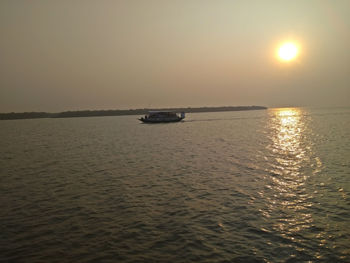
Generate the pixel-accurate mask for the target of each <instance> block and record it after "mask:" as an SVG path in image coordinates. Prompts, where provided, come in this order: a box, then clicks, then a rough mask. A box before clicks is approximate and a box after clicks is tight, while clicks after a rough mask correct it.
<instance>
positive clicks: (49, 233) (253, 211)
mask: <svg viewBox="0 0 350 263" xmlns="http://www.w3.org/2000/svg"><path fill="white" fill-rule="evenodd" d="M138 117H140V116H115V117H114V116H113V117H89V118H87V117H85V118H84V117H83V118H62V119H54V118H47V119H32V120H8V121H0V261H1V262H45V263H46V262H350V108H271V109H267V110H258V111H232V112H213V113H188V114H187V116H186V119H185V120H184V121H183V122H179V123H168V124H143V123H141V122H140V121H138V119H137V118H138Z"/></svg>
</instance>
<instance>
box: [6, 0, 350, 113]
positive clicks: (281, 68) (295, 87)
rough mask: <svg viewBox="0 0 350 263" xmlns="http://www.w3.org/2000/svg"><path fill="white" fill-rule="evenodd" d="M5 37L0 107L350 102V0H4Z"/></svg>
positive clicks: (38, 108) (41, 108) (17, 109)
mask: <svg viewBox="0 0 350 263" xmlns="http://www.w3.org/2000/svg"><path fill="white" fill-rule="evenodd" d="M0 37H1V38H0V112H10V111H15V112H21V111H48V112H56V111H65V110H80V109H81V110H83V109H91V110H93V109H128V108H144V107H147V108H150V107H153V108H156V107H196V106H225V105H227V106H236V105H237V106H238V105H262V106H268V107H280V106H314V107H318V106H350V52H349V51H350V1H349V0H344V1H343V0H329V1H325V0H308V1H305V0H300V1H290V0H289V1H277V0H276V1H271V0H256V1H246V0H245V1H233V0H227V1H209V0H208V1H205V0H198V1H192V0H183V1H181V0H179V1H166V0H159V1H158V0H139V1H135V0H125V1H117V0H110V1H107V0H94V1H92V0H56V1H50V0H31V1H28V0H23V1H20V0H2V1H0ZM285 42H292V43H295V44H296V45H297V46H298V48H299V49H298V55H297V56H296V57H295V58H294V59H292V60H291V61H289V62H284V61H281V60H280V59H278V57H277V53H278V47H279V46H280V45H281V44H283V43H285Z"/></svg>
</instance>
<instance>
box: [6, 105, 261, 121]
mask: <svg viewBox="0 0 350 263" xmlns="http://www.w3.org/2000/svg"><path fill="white" fill-rule="evenodd" d="M265 109H267V107H264V106H224V107H195V108H191V107H188V108H162V109H146V108H145V109H130V110H82V111H63V112H58V113H49V112H10V113H0V120H16V119H38V118H72V117H98V116H123V115H143V114H146V113H148V112H149V111H176V112H186V113H196V112H219V111H244V110H265Z"/></svg>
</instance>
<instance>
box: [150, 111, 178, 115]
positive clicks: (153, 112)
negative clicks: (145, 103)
mask: <svg viewBox="0 0 350 263" xmlns="http://www.w3.org/2000/svg"><path fill="white" fill-rule="evenodd" d="M173 112H174V111H163V110H162V111H156V110H151V111H149V112H148V113H152V114H155V113H173Z"/></svg>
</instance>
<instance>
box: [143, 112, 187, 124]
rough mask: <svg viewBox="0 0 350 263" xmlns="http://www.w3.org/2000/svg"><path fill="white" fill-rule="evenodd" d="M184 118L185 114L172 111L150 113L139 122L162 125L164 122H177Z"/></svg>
mask: <svg viewBox="0 0 350 263" xmlns="http://www.w3.org/2000/svg"><path fill="white" fill-rule="evenodd" d="M184 118H185V113H184V112H181V113H178V112H173V111H150V112H148V114H146V115H145V116H144V117H142V118H140V119H139V120H140V121H142V122H144V123H164V122H178V121H182V120H183V119H184Z"/></svg>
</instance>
